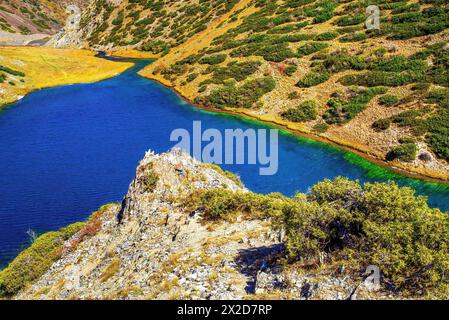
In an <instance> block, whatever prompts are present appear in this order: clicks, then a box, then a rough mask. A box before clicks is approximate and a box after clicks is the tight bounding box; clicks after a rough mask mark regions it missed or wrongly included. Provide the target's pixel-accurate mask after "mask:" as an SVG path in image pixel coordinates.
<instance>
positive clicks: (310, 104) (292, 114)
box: [281, 100, 318, 122]
mask: <svg viewBox="0 0 449 320" xmlns="http://www.w3.org/2000/svg"><path fill="white" fill-rule="evenodd" d="M317 108H318V106H317V103H316V102H315V101H313V100H306V101H304V102H302V103H301V104H300V105H299V106H298V107H296V108H290V109H288V110H286V111H284V112H283V113H282V114H281V115H282V117H283V118H285V119H287V120H289V121H292V122H306V121H310V120H315V119H316V117H317Z"/></svg>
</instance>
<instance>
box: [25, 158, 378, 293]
mask: <svg viewBox="0 0 449 320" xmlns="http://www.w3.org/2000/svg"><path fill="white" fill-rule="evenodd" d="M217 188H221V189H223V190H224V189H229V190H232V191H241V192H246V189H244V188H243V187H241V186H240V185H239V184H238V183H236V182H235V181H234V180H233V179H232V178H228V175H226V174H224V173H223V172H221V170H219V169H217V168H215V167H213V166H210V165H205V164H202V163H199V162H197V161H196V160H194V159H192V158H190V157H189V156H188V155H185V154H182V153H181V152H179V151H171V152H169V153H166V154H162V155H155V154H153V153H151V152H149V153H147V155H146V156H145V158H144V159H143V160H142V161H141V163H140V165H139V167H138V169H137V174H136V177H135V179H134V181H133V182H132V183H131V185H130V188H129V191H128V193H127V195H126V196H125V198H124V200H123V203H122V205H121V206H120V205H109V206H106V207H104V208H102V209H101V210H100V211H99V212H98V213H96V214H95V215H94V216H93V218H91V222H89V223H88V224H87V225H86V227H85V228H84V229H83V230H81V231H80V232H79V233H77V234H76V235H75V236H73V237H72V238H71V239H69V240H68V241H66V243H65V244H64V250H63V254H62V257H61V258H60V259H59V260H58V261H57V262H55V263H54V264H53V265H52V266H51V268H50V269H49V270H48V271H47V272H46V273H45V274H44V275H43V276H42V277H40V279H39V280H37V281H36V282H34V284H33V285H31V286H29V287H27V288H26V289H25V290H24V291H22V292H21V293H20V294H19V295H17V296H16V298H18V299H182V298H184V299H242V298H249V299H252V298H256V297H274V298H295V299H305V298H315V299H320V298H326V299H346V298H348V297H352V298H354V297H355V296H356V294H354V292H356V291H357V292H359V291H360V292H363V293H362V294H363V295H362V297H365V298H366V297H381V296H380V295H377V296H372V295H370V293H369V291H366V290H364V289H363V287H364V286H363V285H359V283H357V282H355V281H353V280H351V279H350V278H349V277H344V276H343V275H333V276H332V277H329V276H322V275H321V276H320V275H319V274H318V273H317V272H315V273H307V272H305V273H304V272H301V273H299V272H297V271H293V270H288V268H287V269H284V268H280V266H279V265H276V263H275V261H276V258H277V257H281V256H283V254H284V253H283V251H284V247H283V245H282V243H281V240H282V232H275V231H273V230H272V229H271V228H270V221H268V220H259V219H246V218H243V217H240V218H237V220H235V221H233V222H229V221H227V222H226V221H222V222H220V223H216V222H215V223H207V222H205V221H204V220H203V219H202V212H201V210H196V211H188V210H187V209H186V205H185V203H186V198H187V201H188V197H190V195H192V194H193V193H194V192H195V191H196V190H201V189H208V190H210V189H217ZM181 199H183V200H181Z"/></svg>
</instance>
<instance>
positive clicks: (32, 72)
mask: <svg viewBox="0 0 449 320" xmlns="http://www.w3.org/2000/svg"><path fill="white" fill-rule="evenodd" d="M0 65H3V66H6V67H9V68H11V69H14V70H17V71H22V72H24V73H25V77H24V78H23V79H24V80H25V81H24V82H23V83H21V82H19V81H14V82H15V83H16V85H15V86H11V85H10V84H9V83H8V80H11V79H13V78H16V79H17V80H19V79H20V78H19V77H10V76H8V80H7V81H5V82H4V83H3V84H0V106H1V105H4V104H7V103H10V102H13V101H15V100H17V99H20V98H21V97H23V96H24V95H26V94H28V93H30V92H31V91H34V90H38V89H43V88H48V87H55V86H60V85H67V84H76V83H87V82H95V81H100V80H103V79H107V78H111V77H114V76H116V75H118V74H120V73H122V72H123V71H125V70H126V69H128V68H130V67H131V66H133V64H132V63H128V62H112V61H108V60H105V59H101V58H96V57H95V52H92V51H87V50H74V49H52V48H41V47H0Z"/></svg>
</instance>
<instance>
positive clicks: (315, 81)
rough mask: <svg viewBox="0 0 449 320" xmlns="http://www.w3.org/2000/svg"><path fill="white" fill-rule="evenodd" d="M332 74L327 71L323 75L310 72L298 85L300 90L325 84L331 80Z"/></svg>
mask: <svg viewBox="0 0 449 320" xmlns="http://www.w3.org/2000/svg"><path fill="white" fill-rule="evenodd" d="M330 76H331V74H330V73H329V72H327V71H323V72H321V73H316V72H310V73H308V74H306V75H305V76H304V78H302V79H301V80H299V82H298V83H297V84H296V85H297V86H298V87H300V88H310V87H314V86H317V85H319V84H321V83H323V82H326V81H327V80H329V78H330Z"/></svg>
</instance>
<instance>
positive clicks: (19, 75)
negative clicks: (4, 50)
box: [0, 65, 25, 77]
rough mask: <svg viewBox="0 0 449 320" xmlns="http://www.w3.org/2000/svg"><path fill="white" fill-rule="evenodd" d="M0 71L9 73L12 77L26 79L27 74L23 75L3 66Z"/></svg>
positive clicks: (0, 66)
mask: <svg viewBox="0 0 449 320" xmlns="http://www.w3.org/2000/svg"><path fill="white" fill-rule="evenodd" d="M0 71H3V72H6V73H9V74H10V75H13V76H18V77H25V73H23V72H21V71H17V70H13V69H11V68H8V67H5V66H2V65H0Z"/></svg>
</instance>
